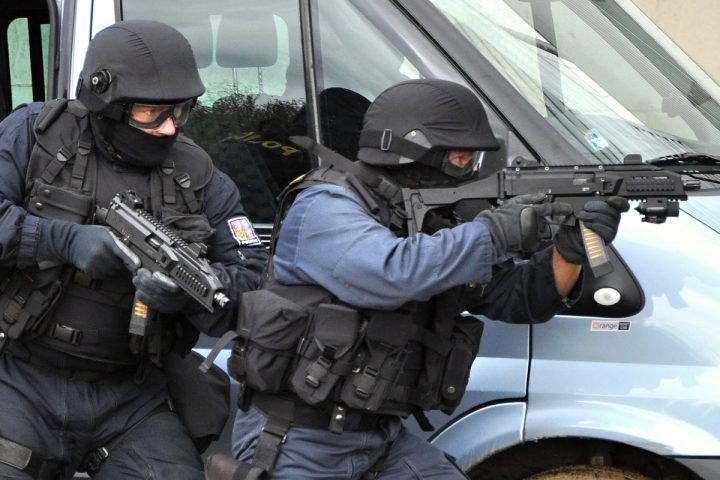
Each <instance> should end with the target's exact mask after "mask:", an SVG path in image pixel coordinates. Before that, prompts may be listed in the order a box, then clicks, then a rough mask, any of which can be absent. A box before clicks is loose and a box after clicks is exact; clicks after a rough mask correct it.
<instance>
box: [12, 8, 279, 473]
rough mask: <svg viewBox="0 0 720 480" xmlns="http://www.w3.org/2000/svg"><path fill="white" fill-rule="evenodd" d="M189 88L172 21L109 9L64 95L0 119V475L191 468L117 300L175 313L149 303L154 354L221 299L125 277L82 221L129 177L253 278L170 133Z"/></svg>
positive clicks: (176, 347)
mask: <svg viewBox="0 0 720 480" xmlns="http://www.w3.org/2000/svg"><path fill="white" fill-rule="evenodd" d="M204 91H205V88H204V86H203V84H202V82H201V80H200V77H199V74H198V71H197V67H196V64H195V60H194V57H193V53H192V50H191V48H190V45H189V44H188V42H187V40H186V39H185V38H184V37H183V36H182V35H181V34H180V33H179V32H178V31H177V30H175V29H174V28H172V27H170V26H168V25H165V24H163V23H159V22H151V21H127V22H120V23H117V24H115V25H112V26H110V27H108V28H106V29H104V30H102V31H101V32H99V33H98V34H97V35H96V36H95V37H94V38H93V40H92V41H91V42H90V46H89V48H88V51H87V56H86V58H85V64H84V67H83V70H82V74H81V78H80V81H79V83H78V90H77V97H78V100H77V101H70V102H66V101H65V100H56V101H52V102H47V103H46V104H44V105H43V104H39V103H36V104H30V105H25V106H22V107H20V108H18V109H16V110H15V111H14V112H13V113H12V114H11V115H10V116H8V117H7V118H6V119H5V120H4V121H3V122H2V123H0V232H2V233H0V266H2V269H3V275H2V283H1V287H0V290H1V293H0V307H1V308H2V312H3V315H2V317H0V336H1V338H2V340H3V343H4V345H3V347H4V350H3V353H2V355H1V356H0V398H1V399H2V409H0V477H3V478H41V479H55V478H72V476H73V474H74V472H75V471H76V470H78V469H79V470H80V471H88V473H90V475H91V476H92V477H93V478H108V479H118V478H162V479H171V478H172V479H193V478H198V479H199V478H202V477H203V475H202V462H201V459H200V456H199V454H198V451H197V450H196V448H195V445H194V444H193V441H192V440H191V438H190V436H189V433H188V431H187V430H186V428H185V426H184V425H183V423H182V422H181V420H180V418H179V417H178V415H177V414H176V413H175V412H173V411H171V409H170V408H169V406H168V405H169V402H168V400H169V398H168V389H167V378H166V375H165V374H164V372H163V370H162V369H161V368H159V366H158V365H156V363H161V362H160V361H155V362H151V361H149V359H148V355H149V351H148V350H144V349H141V348H134V349H131V348H130V346H129V345H130V335H129V333H128V325H129V319H130V312H131V304H132V299H133V295H134V294H135V291H136V290H137V294H138V298H139V299H141V300H143V301H145V303H147V304H148V306H149V307H150V308H151V309H154V310H155V311H158V312H160V313H161V314H171V313H175V312H178V314H176V315H161V316H160V317H159V320H158V322H159V324H160V328H159V329H158V331H157V333H156V334H155V335H154V336H153V337H152V338H149V339H148V342H147V343H148V344H150V345H154V346H155V347H154V348H155V350H154V353H155V354H158V353H159V354H162V353H164V352H167V351H170V350H172V351H175V352H178V353H180V354H185V353H187V352H188V351H189V350H190V348H191V347H192V346H193V345H194V343H195V341H196V340H197V335H198V331H199V330H200V331H204V332H207V333H209V334H211V335H217V334H220V333H222V332H224V331H226V330H227V329H228V328H229V327H230V325H231V321H232V319H233V318H234V311H235V309H234V307H230V308H225V309H223V310H219V311H217V312H215V313H212V314H211V313H209V312H207V311H205V310H204V309H203V307H202V306H199V305H196V304H195V303H194V302H191V301H190V299H189V297H187V296H186V295H185V293H184V292H182V291H181V290H180V289H179V288H177V286H176V285H174V284H172V283H169V284H166V283H164V282H162V281H161V280H158V279H156V278H155V277H153V276H151V275H150V272H149V271H147V270H145V269H140V270H139V272H138V273H137V275H136V276H135V277H134V278H133V277H132V275H131V274H130V273H129V271H128V270H127V269H126V268H125V266H124V260H126V259H125V257H124V254H123V253H122V251H121V250H120V249H119V248H118V246H117V245H116V244H115V242H114V241H113V239H112V237H111V235H110V233H109V232H108V230H106V229H105V228H103V227H101V226H97V225H93V222H94V219H95V217H94V212H95V208H96V207H104V208H107V207H108V205H109V202H110V200H111V199H112V197H113V196H114V195H115V194H117V193H118V192H122V191H128V190H132V191H134V192H135V193H136V194H137V196H138V197H140V198H141V199H143V201H144V205H145V208H146V210H148V211H150V212H151V213H152V214H153V215H154V216H155V217H156V218H158V219H160V220H161V221H162V222H163V223H165V224H166V225H168V226H169V227H171V229H173V230H174V231H176V232H177V233H178V235H180V236H181V237H182V238H184V239H185V240H188V241H193V242H194V241H201V242H205V243H206V244H207V246H208V253H207V256H208V258H209V259H210V261H211V262H213V263H212V266H213V270H214V272H215V273H216V275H217V276H218V277H219V278H220V279H221V281H222V282H223V284H224V286H225V287H226V290H227V292H228V295H230V296H231V297H233V298H232V299H233V300H237V298H236V296H237V295H239V293H241V292H243V291H247V290H250V289H253V288H255V287H256V286H257V285H258V283H259V280H260V272H261V270H262V266H263V263H264V261H265V258H266V254H265V253H264V248H262V246H261V244H260V241H259V239H258V238H257V235H255V234H254V232H253V230H252V226H251V224H250V222H249V220H248V218H247V217H246V216H245V214H244V213H243V207H242V204H241V203H240V196H239V193H238V191H237V189H236V187H235V185H234V184H233V183H232V182H231V180H230V179H229V178H228V177H227V176H226V175H224V174H223V173H221V172H219V171H217V170H214V169H213V165H212V161H211V160H210V157H209V156H208V155H207V154H206V153H205V152H204V151H203V150H202V149H201V148H199V147H198V146H197V145H195V144H194V143H193V142H192V141H190V140H189V139H187V138H185V137H183V136H182V135H180V134H178V130H177V129H178V128H179V127H181V126H182V125H183V124H184V123H185V121H186V120H187V118H188V115H189V113H190V110H191V109H192V107H193V105H194V104H195V101H196V99H197V97H198V96H200V95H202V93H203V92H204ZM236 303H237V302H236V301H234V302H232V303H231V305H233V304H236ZM181 310H182V314H180V313H179V312H180V311H181ZM136 347H137V345H136ZM155 360H157V359H155ZM108 454H109V456H108Z"/></svg>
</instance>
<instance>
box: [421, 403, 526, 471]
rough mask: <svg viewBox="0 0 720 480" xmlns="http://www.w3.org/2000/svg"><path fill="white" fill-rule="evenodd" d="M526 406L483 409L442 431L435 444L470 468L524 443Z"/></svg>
mask: <svg viewBox="0 0 720 480" xmlns="http://www.w3.org/2000/svg"><path fill="white" fill-rule="evenodd" d="M525 408H526V405H525V404H524V403H523V402H513V403H502V404H496V405H490V406H487V407H484V408H480V409H478V410H475V411H473V412H471V413H468V414H467V415H464V416H463V417H462V419H461V421H459V422H455V423H454V424H453V425H452V426H450V427H449V428H447V429H446V430H444V431H443V432H442V433H440V434H439V435H438V436H437V437H435V439H434V440H433V444H434V445H435V446H437V447H438V448H440V449H441V450H443V451H445V452H447V453H449V454H450V455H452V456H453V457H454V458H455V461H456V462H457V463H458V465H460V467H462V468H463V469H464V470H467V469H469V468H470V467H472V466H473V465H475V464H476V463H478V462H481V461H482V460H483V459H484V458H487V457H489V456H491V455H492V454H493V453H495V452H498V451H501V450H503V449H505V448H508V447H510V446H512V445H517V444H518V443H520V442H522V440H523V439H522V434H521V432H522V430H523V422H524V420H525Z"/></svg>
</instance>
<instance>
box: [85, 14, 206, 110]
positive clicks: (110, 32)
mask: <svg viewBox="0 0 720 480" xmlns="http://www.w3.org/2000/svg"><path fill="white" fill-rule="evenodd" d="M204 92H205V86H204V85H203V83H202V80H200V75H199V73H198V69H197V65H196V63H195V57H194V56H193V52H192V49H191V48H190V44H189V43H188V41H187V39H186V38H185V37H184V36H183V35H182V34H181V33H180V32H178V31H177V30H176V29H175V28H173V27H171V26H170V25H167V24H164V23H161V22H156V21H151V20H127V21H124V22H118V23H115V24H113V25H111V26H109V27H107V28H105V29H103V30H101V31H100V32H98V33H97V35H95V37H93V39H92V40H91V41H90V45H89V46H88V50H87V54H86V56H85V63H84V65H83V69H82V73H81V74H80V80H79V81H78V87H77V95H76V96H77V98H78V99H79V100H80V101H81V102H82V103H83V104H84V105H85V106H86V107H87V108H88V109H89V110H90V111H91V112H94V113H96V114H100V115H103V116H105V117H108V118H111V119H113V120H118V121H120V120H122V117H123V114H124V105H125V104H128V103H131V102H135V101H140V102H145V103H152V104H170V103H176V102H178V101H182V100H187V99H191V98H197V97H199V96H200V95H202V94H203V93H204Z"/></svg>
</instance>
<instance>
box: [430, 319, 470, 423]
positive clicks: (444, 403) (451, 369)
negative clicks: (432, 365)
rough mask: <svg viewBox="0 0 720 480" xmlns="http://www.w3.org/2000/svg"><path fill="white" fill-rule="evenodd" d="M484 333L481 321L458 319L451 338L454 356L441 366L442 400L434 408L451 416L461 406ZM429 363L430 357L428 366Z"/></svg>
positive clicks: (451, 354)
mask: <svg viewBox="0 0 720 480" xmlns="http://www.w3.org/2000/svg"><path fill="white" fill-rule="evenodd" d="M482 332H483V323H482V322H481V321H479V320H478V319H477V318H474V317H464V316H460V317H457V318H456V319H455V325H454V326H453V330H452V334H451V336H450V345H451V347H450V352H449V353H448V354H447V355H446V356H445V359H444V362H441V363H440V366H441V368H442V370H441V374H440V375H439V376H438V378H439V379H440V384H439V386H438V388H436V389H434V390H435V391H436V392H437V395H438V397H437V399H436V400H435V402H434V404H433V405H432V406H431V407H430V408H432V409H439V410H441V411H443V412H445V413H448V414H449V413H452V411H453V410H455V407H457V406H458V404H459V403H460V400H461V399H462V397H463V395H464V394H465V388H466V387H467V382H468V378H469V377H470V367H472V364H473V361H474V360H475V357H477V353H478V348H479V347H480V337H481V336H482ZM429 359H430V356H428V357H427V358H426V362H427V361H428V360H429Z"/></svg>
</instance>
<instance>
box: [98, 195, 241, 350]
mask: <svg viewBox="0 0 720 480" xmlns="http://www.w3.org/2000/svg"><path fill="white" fill-rule="evenodd" d="M96 219H98V221H99V223H103V224H105V225H107V226H108V227H110V229H111V232H112V233H113V234H114V237H115V239H116V241H117V243H118V245H119V246H120V247H121V248H122V249H123V250H124V251H125V252H126V254H127V255H128V257H129V258H131V259H132V263H134V267H131V269H132V270H135V271H136V270H137V269H139V268H141V267H143V268H147V269H148V270H150V272H152V274H153V275H155V276H157V275H158V274H163V275H165V276H166V277H169V278H171V279H172V280H173V281H174V282H175V283H176V284H177V286H178V287H180V288H181V289H182V290H184V291H185V293H187V294H188V295H189V296H190V297H191V298H192V299H193V300H195V301H196V302H197V303H199V304H200V305H202V306H203V307H205V309H207V310H208V311H210V312H213V311H215V309H216V308H223V307H224V306H225V305H226V304H227V303H228V302H229V301H230V299H229V298H228V297H227V296H226V295H225V293H223V291H222V290H223V286H222V283H221V282H220V280H219V279H218V278H217V276H216V275H215V274H214V273H213V271H212V268H211V267H210V263H209V262H208V260H207V259H205V258H204V257H203V255H205V253H206V251H207V247H206V246H205V245H204V244H202V243H192V244H188V243H187V242H185V241H184V240H183V239H182V238H180V237H179V236H178V235H177V234H176V233H175V232H173V231H172V230H170V229H169V228H168V227H167V226H166V225H164V224H163V223H161V222H160V221H159V220H157V219H156V218H155V217H153V216H152V215H151V214H150V213H149V212H148V211H147V210H145V209H144V208H143V202H142V200H140V198H138V197H137V196H136V195H135V193H134V192H130V191H128V192H122V193H119V194H117V195H115V197H114V198H113V199H112V201H111V202H110V206H109V207H108V208H106V209H105V208H98V209H97V211H96ZM152 318H153V315H152V312H151V311H150V309H149V308H148V306H147V305H146V304H145V303H143V302H141V301H139V300H138V299H137V298H135V299H134V300H133V311H132V316H131V318H130V333H131V334H134V335H138V336H140V337H144V336H147V335H148V334H149V333H150V330H151V327H152Z"/></svg>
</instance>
